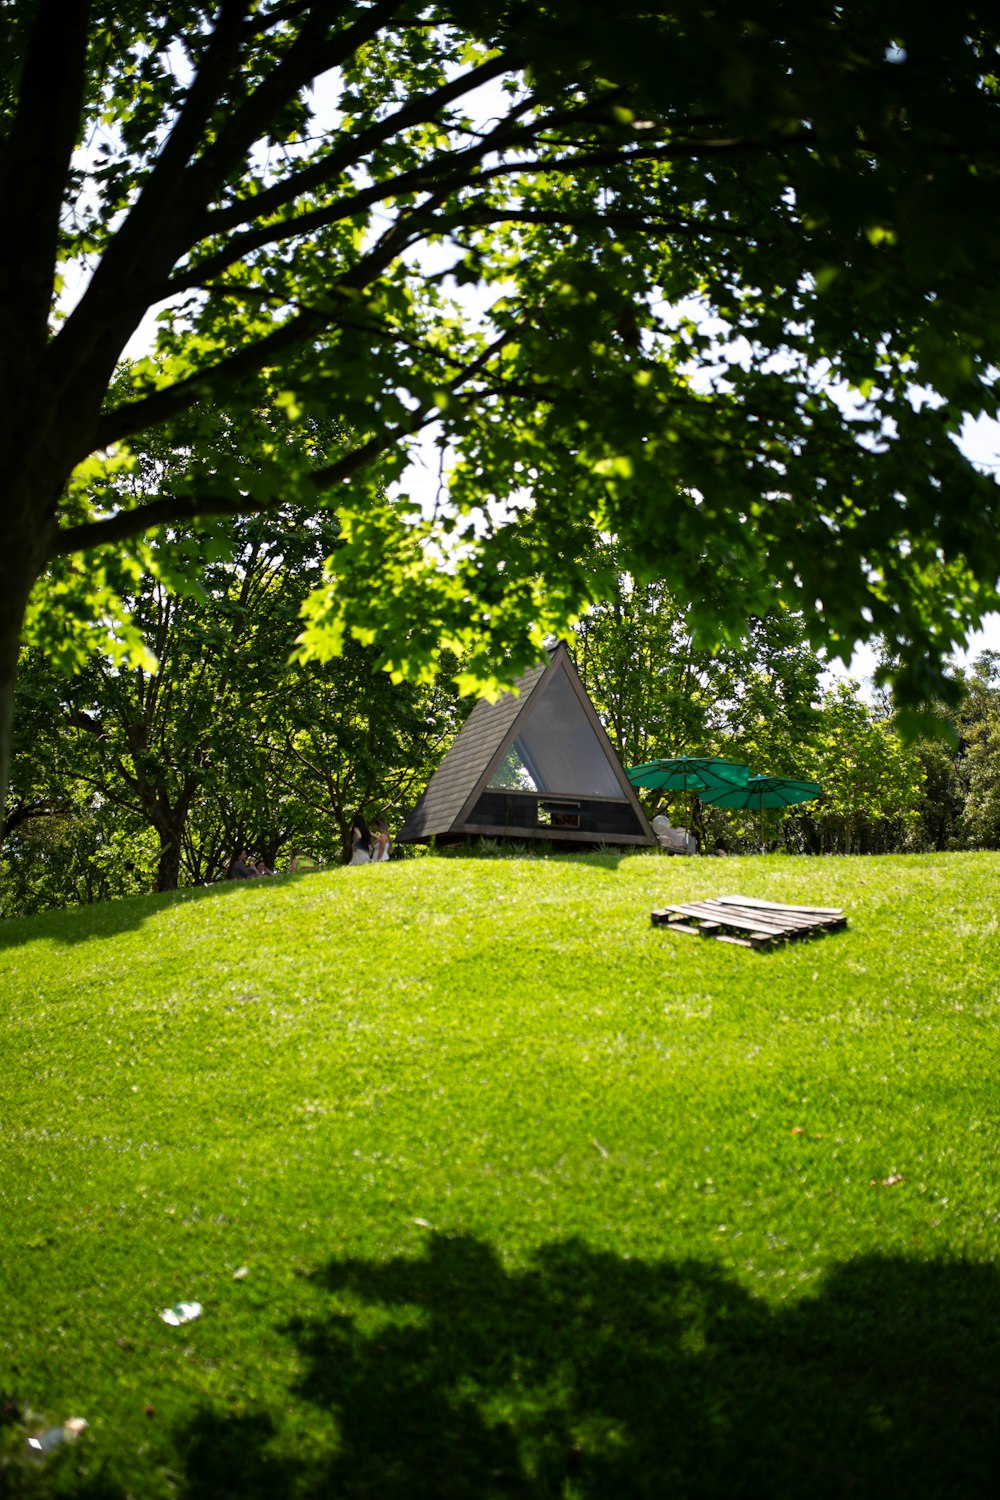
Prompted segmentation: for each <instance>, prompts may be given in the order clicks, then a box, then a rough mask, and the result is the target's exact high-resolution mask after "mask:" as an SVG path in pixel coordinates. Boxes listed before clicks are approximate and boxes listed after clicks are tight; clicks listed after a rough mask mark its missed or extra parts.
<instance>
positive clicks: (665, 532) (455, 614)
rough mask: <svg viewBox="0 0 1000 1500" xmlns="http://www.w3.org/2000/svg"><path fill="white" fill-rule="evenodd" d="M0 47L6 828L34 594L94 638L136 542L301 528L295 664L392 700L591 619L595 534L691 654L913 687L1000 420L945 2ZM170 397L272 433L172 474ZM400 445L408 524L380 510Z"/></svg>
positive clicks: (981, 34) (505, 1)
mask: <svg viewBox="0 0 1000 1500" xmlns="http://www.w3.org/2000/svg"><path fill="white" fill-rule="evenodd" d="M0 28H2V31H0V59H2V64H0V66H2V76H0V194H2V201H3V202H4V203H5V205H8V207H9V208H10V210H11V212H12V215H13V217H12V218H11V220H10V223H9V227H8V229H7V232H6V234H5V236H4V239H3V242H2V244H0V349H2V351H3V352H2V356H0V475H2V476H3V477H2V501H0V805H3V803H4V794H5V789H6V779H7V765H8V756H9V746H10V717H11V707H12V703H13V688H14V678H15V670H16V662H17V657H18V645H19V639H20V637H21V634H22V630H23V628H24V623H25V614H26V611H27V610H28V606H29V598H30V596H31V591H32V588H33V586H34V585H35V583H36V580H38V578H39V577H40V576H41V574H42V573H43V571H44V570H45V568H46V566H47V565H48V564H49V563H50V562H51V561H52V559H53V558H66V559H70V560H72V567H71V568H70V569H69V574H72V575H73V577H74V578H75V594H74V593H73V592H72V590H69V585H68V584H67V590H68V592H67V596H66V597H67V600H68V601H69V603H71V604H72V606H73V608H74V609H75V610H76V612H77V614H78V615H79V613H80V612H81V611H87V610H89V613H90V617H91V618H92V619H103V618H104V617H105V615H106V612H107V608H106V606H107V597H106V596H107V594H108V591H109V589H110V585H109V583H108V581H107V578H106V576H105V568H104V563H103V562H102V561H101V560H100V559H101V558H102V556H103V555H104V554H103V553H101V552H100V550H98V551H97V552H94V551H93V550H92V549H101V548H106V547H109V546H113V547H115V548H118V549H124V550H125V552H126V554H127V555H129V556H131V557H132V558H133V560H136V561H137V562H138V564H139V565H142V564H143V563H144V552H143V547H144V543H143V540H142V539H143V538H144V537H145V536H146V535H147V533H148V532H149V531H150V529H151V528H153V527H156V526H162V525H174V526H177V525H180V524H182V523H188V522H190V521H191V520H192V519H194V518H205V517H207V516H209V515H227V514H233V513H246V512H249V511H254V510H267V509H268V508H269V507H271V506H273V505H274V504H275V503H276V502H277V501H278V500H279V499H280V500H281V501H282V502H285V503H288V502H292V501H298V500H302V499H303V498H304V497H305V496H306V495H308V496H309V497H310V501H312V500H314V499H315V497H316V496H317V495H319V496H325V497H328V498H329V499H330V502H331V503H334V502H335V503H336V504H337V506H338V509H339V511H340V513H341V517H342V522H343V538H344V543H345V545H344V547H343V548H342V549H341V551H340V552H339V554H338V556H337V560H336V565H335V567H334V568H333V569H332V570H331V577H330V581H329V585H328V587H327V588H326V589H325V591H324V592H323V593H322V594H321V595H319V596H317V597H316V599H315V601H314V603H313V606H312V608H311V612H310V616H309V619H308V621H307V627H306V630H305V634H304V643H303V649H304V650H305V651H314V652H317V653H319V654H321V655H322V654H323V653H329V652H331V651H335V650H336V649H338V646H339V644H340V643H341V642H342V641H343V639H344V638H345V633H346V634H348V635H350V634H353V635H354V636H355V637H356V638H357V639H359V640H360V641H361V642H362V643H364V644H369V645H371V644H376V645H377V651H378V656H379V659H380V661H381V662H382V664H383V666H385V667H386V668H388V669H389V670H390V671H392V672H395V673H396V674H397V675H400V674H404V675H409V676H413V677H419V676H420V674H421V673H428V672H430V670H431V668H432V663H433V661H434V660H435V658H436V654H437V653H438V651H439V650H440V648H441V646H442V644H444V645H447V646H456V647H459V648H461V651H462V653H463V654H464V655H465V658H466V660H467V662H468V665H467V668H466V675H465V677H464V678H463V683H464V685H466V686H469V685H473V684H475V683H487V684H489V683H491V682H492V683H494V685H495V683H496V681H497V671H498V668H497V666H496V664H497V663H498V662H500V661H504V660H505V661H506V666H505V668H504V669H503V670H504V671H505V672H506V673H507V674H508V675H509V674H510V673H512V672H515V671H517V670H518V669H519V667H521V666H524V665H527V664H528V662H529V661H530V660H531V659H533V658H534V657H535V656H536V655H537V651H538V647H539V644H540V641H541V639H542V636H543V634H544V632H545V631H546V630H547V629H549V628H553V627H561V626H563V625H564V624H565V622H566V620H567V619H568V618H570V617H571V616H573V615H574V614H575V613H578V612H579V611H580V609H581V608H582V607H583V606H584V605H585V604H586V603H587V602H588V601H590V600H593V599H595V598H598V597H600V591H601V588H602V586H603V585H604V584H605V583H606V582H607V580H606V579H605V578H603V577H602V576H601V575H600V574H594V573H593V572H592V571H590V570H589V569H588V567H587V565H586V563H585V562H584V561H582V560H581V559H583V558H584V556H585V546H584V541H585V539H586V538H587V537H589V535H590V533H591V531H592V529H593V528H594V527H595V526H596V527H597V528H598V529H599V530H601V531H602V532H606V533H610V534H612V535H614V536H616V537H617V538H618V539H619V543H620V546H621V547H622V549H623V556H624V560H625V562H626V565H627V567H628V570H629V572H631V573H632V574H633V576H635V577H637V578H640V579H647V580H648V579H652V578H658V579H660V580H662V581H663V583H664V584H665V585H666V586H667V587H668V588H669V590H670V591H671V592H672V593H674V594H675V595H677V596H678V597H681V598H684V599H685V600H686V601H689V602H690V605H691V608H692V611H693V623H694V624H695V626H696V628H697V629H698V630H699V631H700V632H702V633H703V634H706V635H707V634H710V635H711V637H712V638H713V639H715V638H717V637H718V636H719V635H720V633H721V634H725V635H728V636H732V637H735V636H736V635H737V634H738V632H739V630H740V628H741V624H742V621H743V619H744V618H745V616H746V614H747V612H750V613H752V614H755V615H757V616H760V617H763V616H764V615H766V614H767V612H768V609H769V608H770V606H771V605H772V604H773V602H774V598H775V589H776V588H779V587H780V589H781V591H782V592H783V595H784V597H785V600H786V603H787V605H788V607H790V608H792V609H795V610H799V609H801V610H802V611H803V612H804V613H805V614H806V616H807V618H808V619H809V621H810V630H811V632H812V635H813V638H814V641H820V640H823V641H825V642H826V643H827V644H830V645H832V646H833V647H834V648H835V649H838V650H840V651H843V652H845V653H847V654H849V653H850V650H851V648H852V646H853V643H854V641H855V639H857V638H866V637H868V636H869V635H871V634H874V633H876V632H881V633H882V634H884V635H885V636H887V637H888V638H890V639H891V640H892V641H893V642H895V643H896V644H897V645H898V646H899V648H900V652H901V661H902V664H903V665H902V668H901V671H900V674H899V679H898V685H899V689H900V691H901V692H902V693H903V694H904V695H906V701H909V702H911V703H913V704H919V703H922V702H925V701H927V700H928V699H929V698H930V697H931V696H933V691H934V690H937V689H938V688H939V687H941V685H942V681H943V680H942V678H941V676H940V672H939V670H938V668H939V664H940V662H941V659H942V656H943V654H944V653H946V652H947V651H948V649H949V648H950V647H951V645H952V644H953V643H954V642H955V641H956V640H959V639H961V638H962V636H963V634H964V632H965V631H966V630H967V628H968V627H970V626H971V625H973V624H974V623H975V622H976V621H977V620H978V619H979V618H980V617H981V615H982V613H983V612H984V611H985V610H987V609H989V608H990V607H991V606H992V605H993V603H994V601H995V599H996V593H995V586H996V581H997V578H998V575H1000V526H998V525H997V524H996V522H997V497H998V490H997V485H996V483H995V481H994V479H993V478H992V477H989V476H984V475H982V474H980V473H978V472H976V470H975V469H974V468H973V467H972V466H971V465H970V464H969V463H968V462H967V461H966V460H965V459H964V458H963V457H962V455H961V454H960V453H959V451H958V449H957V447H956V445H955V442H954V437H955V434H956V433H957V432H958V431H959V429H960V427H961V424H962V422H963V420H964V418H965V417H966V416H968V415H972V416H979V415H982V414H988V415H995V414H996V409H997V385H996V383H995V382H994V379H993V370H994V367H995V365H996V360H997V354H998V333H1000V298H998V295H997V291H996V287H997V284H998V279H997V276H996V268H997V256H998V254H1000V251H998V244H1000V237H998V235H997V233H996V227H997V226H996V215H997V202H998V195H997V177H998V172H1000V155H998V152H997V146H998V143H1000V130H998V121H1000V100H998V85H997V77H996V69H995V57H996V31H995V23H993V22H992V21H991V22H986V21H984V20H983V18H982V14H981V8H979V7H976V6H974V5H973V4H971V0H959V3H958V4H956V5H953V6H950V7H947V8H945V9H944V10H936V11H934V12H933V13H931V12H927V11H925V10H921V9H920V8H915V7H912V6H911V5H909V4H903V0H877V3H876V0H858V3H856V4H853V5H851V6H835V5H816V6H784V5H779V4H777V3H775V0H748V3H746V4H741V5H740V6H738V7H737V6H735V5H733V4H732V3H731V0H715V3H713V4H709V5H707V6H706V5H697V6H695V5H691V4H689V3H687V0H678V3H677V4H675V5H674V6H672V7H670V8H669V10H667V11H666V12H660V11H658V10H657V9H656V8H652V9H651V8H649V7H647V6H642V5H638V4H633V3H631V0H625V3H624V4H620V5H618V6H616V7H615V8H614V10H613V11H611V12H609V11H608V8H607V6H606V5H603V4H601V5H598V4H597V3H596V0H582V3H581V0H573V3H572V4H570V3H569V0H550V3H548V4H545V5H536V4H528V3H525V0H487V3H485V4H483V3H482V0H480V3H477V4H476V5H472V4H469V3H468V0H450V3H441V4H438V3H433V0H431V3H426V4H424V3H420V0H374V3H361V0H344V3H343V4H340V5H338V6H336V7H333V6H330V5H329V4H327V3H324V0H218V4H217V6H216V8H215V9H211V8H209V7H208V6H207V5H205V4H202V3H198V0H186V3H180V4H174V5H171V6H170V7H169V8H167V9H164V8H163V7H160V8H154V9H153V10H150V9H149V8H148V7H144V6H140V5H139V4H138V3H137V0H115V4H114V5H112V4H111V3H110V0H90V3H88V0H16V3H13V4H9V5H7V6H4V7H3V14H2V17H0ZM310 90H312V92H310ZM422 247H423V258H421V253H420V252H421V250H422ZM67 277H68V278H69V279H70V280H72V279H73V278H74V277H78V278H80V280H81V287H82V290H81V289H78V291H77V293H76V299H75V301H73V300H72V299H71V300H69V301H66V300H64V297H63V293H64V283H65V279H66V278H67ZM462 284H465V285H470V284H471V285H472V286H475V287H477V288H479V289H480V290H481V292H482V293H483V295H482V296H480V297H478V298H476V299H474V301H473V303H472V305H471V306H470V305H469V304H468V303H464V304H463V302H462V301H461V300H460V299H459V298H457V297H456V295H455V291H456V288H457V287H460V286H461V285H462ZM151 309H156V310H158V311H157V317H158V319H159V322H158V332H157V336H156V345H155V351H154V353H153V355H152V356H151V357H150V358H149V359H148V360H146V361H143V362H140V363H139V364H138V365H137V367H136V369H135V370H134V372H133V375H132V377H131V390H130V393H129V394H128V395H127V396H126V397H125V398H124V399H122V398H121V397H120V395H117V394H109V393H110V392H111V391H112V389H113V382H114V378H115V369H116V366H117V365H118V363H119V361H120V359H121V357H122V354H123V351H125V350H126V348H127V347H128V344H129V340H130V339H131V338H132V337H133V335H134V334H135V333H136V330H137V329H139V328H140V325H141V324H142V321H143V319H144V317H145V316H146V315H147V313H148V312H149V311H150V310H151ZM914 392H919V393H920V395H919V397H917V396H915V395H914ZM206 395H210V396H212V397H213V398H215V399H216V400H218V401H222V402H224V403H225V404H226V405H227V406H228V407H230V408H231V409H233V410H239V411H245V410H254V409H257V408H258V407H259V406H260V405H261V404H263V403H264V402H265V400H266V399H267V398H272V399H273V398H275V397H277V398H279V399H280V400H281V401H282V402H283V403H284V410H285V414H286V420H287V427H286V431H285V433H284V434H283V436H282V439H281V441H278V442H274V443H272V444H271V445H270V446H269V447H268V449H267V451H266V452H265V451H262V452H261V453H258V454H256V455H254V458H255V460H256V461H255V462H253V463H251V462H241V461H239V460H234V461H231V462H229V463H227V464H222V465H220V464H208V463H206V462H204V461H202V459H201V456H200V441H201V437H202V435H203V434H202V433H201V431H200V426H199V418H198V404H199V402H202V401H203V399H204V397H205V396H206ZM317 413H322V414H323V415H326V416H328V415H330V414H331V413H333V414H335V415H336V416H337V418H338V420H339V422H340V424H341V429H342V432H343V433H344V434H345V436H344V438H343V441H342V444H341V446H340V448H339V450H338V451H337V452H336V453H334V454H326V455H325V456H323V457H322V458H319V459H318V458H317V455H316V454H315V451H314V449H313V448H312V446H311V444H310V441H309V436H308V427H304V426H303V421H304V419H305V418H308V417H310V416H315V415H316V414H317ZM167 420H170V421H172V422H174V423H177V424H180V426H181V427H186V434H187V444H188V456H187V458H186V460H185V462H184V463H182V464H180V465H178V466H177V467H176V469H175V470H174V471H173V472H172V473H171V475H170V478H169V483H167V484H165V485H164V487H163V490H162V492H161V493H160V494H159V495H158V496H157V497H156V498H154V499H150V500H144V501H141V502H140V503H137V504H135V505H131V506H129V505H122V504H121V503H120V491H118V490H117V489H116V488H115V487H114V486H113V485H110V484H109V483H108V481H107V474H108V469H109V466H111V467H113V466H114V465H117V464H121V463H123V462H127V458H128V454H127V445H128V444H129V443H130V442H132V441H134V440H135V439H136V438H137V436H139V435H141V434H143V433H145V432H148V431H149V430H150V429H151V428H155V427H157V426H158V425H159V424H161V423H163V422H165V421H167ZM434 424H437V432H438V433H439V439H440V441H441V443H442V444H449V443H450V444H452V445H453V448H454V453H455V460H454V464H453V467H452V473H451V479H450V486H449V491H448V504H447V505H445V506H443V507H441V508H439V510H438V511H437V512H436V513H435V514H434V515H431V516H428V515H422V514H421V513H419V511H417V510H416V509H415V507H414V506H413V504H412V503H410V502H408V501H407V500H406V499H401V498H399V497H394V496H393V495H392V494H388V495H387V494H385V493H384V491H383V489H382V488H380V487H381V486H383V485H384V482H385V480H386V479H387V478H389V479H391V478H392V477H394V476H396V475H398V474H399V472H400V470H401V467H402V464H403V462H404V458H405V449H406V444H407V443H408V442H409V441H410V440H412V439H413V437H414V435H415V434H417V433H418V432H420V431H421V430H423V429H429V428H430V427H432V426H433V425H434ZM348 434H349V435H348ZM443 552H444V553H446V554H447V558H446V565H445V566H442V565H441V563H442V553H443ZM91 559H97V560H96V561H92V560H91ZM720 583H722V584H723V585H725V584H728V585H729V586H728V588H727V587H722V588H720V587H719V585H720ZM60 618H64V617H61V616H60V614H59V612H58V610H55V609H50V608H46V609H44V610H42V609H40V608H38V607H35V608H34V609H33V610H32V611H31V612H30V618H29V624H30V625H31V626H32V628H37V631H38V632H39V639H43V640H45V639H47V640H51V639H52V638H53V637H52V631H53V630H54V629H55V628H56V627H57V626H58V623H59V620H60ZM46 626H47V627H48V628H49V635H48V636H47V637H46V636H45V634H44V632H45V628H46ZM121 645H122V649H123V651H125V652H126V654H127V653H128V652H130V651H131V652H133V653H134V652H138V651H139V650H140V646H139V643H138V641H137V640H136V639H134V638H131V639H130V638H128V637H127V636H122V637H121Z"/></svg>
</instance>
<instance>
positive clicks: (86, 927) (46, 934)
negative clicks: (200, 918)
mask: <svg viewBox="0 0 1000 1500" xmlns="http://www.w3.org/2000/svg"><path fill="white" fill-rule="evenodd" d="M309 873H312V872H311V871H303V872H302V874H296V875H290V874H284V873H283V874H282V875H281V876H280V877H279V878H278V880H277V884H286V883H290V882H293V881H298V880H302V879H305V876H306V874H309ZM276 888H277V887H276V883H275V881H272V880H271V879H268V880H263V881H256V880H218V881H216V882H215V883H214V884H213V885H185V886H181V887H180V889H179V890H176V891H150V892H149V893H148V894H146V895H140V896H116V897H114V898H113V899H112V900H110V901H95V902H93V903H92V904H91V905H90V906H66V907H62V908H60V909H59V910H57V911H44V912H37V913H34V914H32V915H30V916H25V917H6V918H3V919H0V952H2V951H3V950H4V949H5V948H18V947H20V946H21V944H22V943H35V942H42V941H49V942H54V943H58V944H60V945H61V946H62V947H73V946H74V944H76V943H87V942H89V941H90V940H91V939H92V938H106V937H117V936H118V934H119V933H122V932H133V931H135V930H137V929H138V928H140V927H142V926H143V925H144V923H146V922H148V921H149V920H150V918H152V917H156V916H159V914H160V912H162V911H163V910H164V909H166V908H169V907H172V906H182V905H188V904H190V903H191V902H193V901H214V900H217V899H218V898H219V897H229V898H234V899H239V900H245V899H247V898H248V897H249V899H251V900H253V899H255V898H254V894H253V893H254V892H256V893H257V896H256V899H258V900H264V899H266V896H265V891H273V890H274V889H276Z"/></svg>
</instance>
